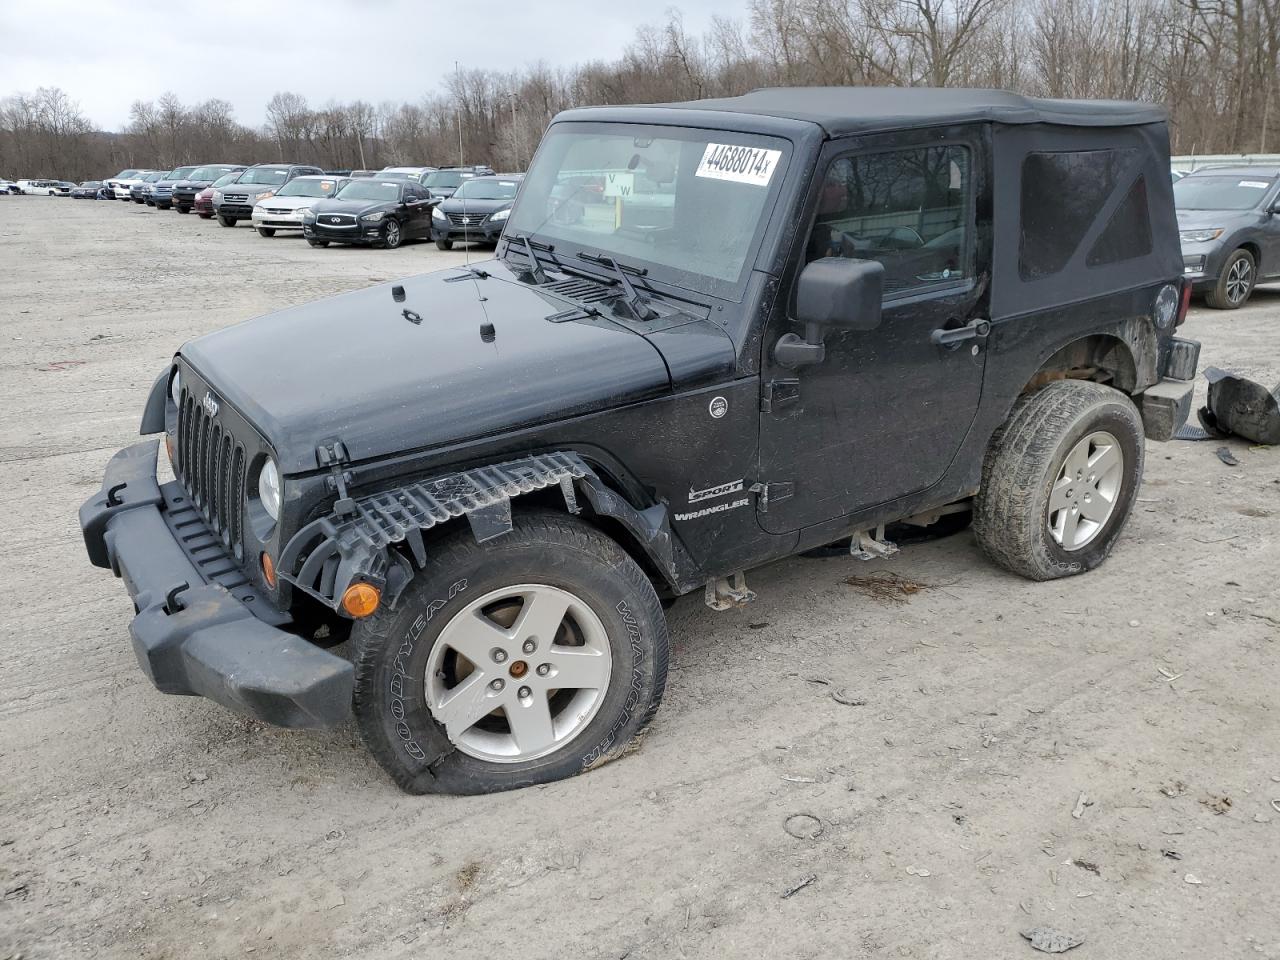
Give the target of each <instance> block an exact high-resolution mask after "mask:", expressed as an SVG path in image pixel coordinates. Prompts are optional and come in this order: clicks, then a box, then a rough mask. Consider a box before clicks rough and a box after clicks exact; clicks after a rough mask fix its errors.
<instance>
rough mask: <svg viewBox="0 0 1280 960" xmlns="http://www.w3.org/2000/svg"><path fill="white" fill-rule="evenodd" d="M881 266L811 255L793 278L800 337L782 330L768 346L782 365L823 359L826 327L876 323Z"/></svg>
mask: <svg viewBox="0 0 1280 960" xmlns="http://www.w3.org/2000/svg"><path fill="white" fill-rule="evenodd" d="M883 290H884V265H883V264H881V263H879V262H878V261H875V260H852V259H848V258H846V257H824V258H823V259H821V260H814V261H813V262H812V263H810V264H809V265H808V266H806V267H805V268H804V269H803V270H801V271H800V277H799V279H798V280H797V281H796V301H795V303H796V307H795V313H796V319H797V320H798V321H800V322H801V323H803V324H804V337H803V338H801V337H799V336H797V335H796V334H794V333H787V334H784V335H783V336H782V337H780V338H779V339H778V342H777V343H775V344H774V345H773V358H774V360H775V361H776V362H777V363H778V364H779V365H780V366H783V367H789V368H794V367H802V366H807V365H809V364H814V363H821V362H822V361H823V360H824V359H825V358H826V348H825V346H824V345H823V342H822V341H823V336H824V334H825V333H826V330H827V328H829V327H839V328H842V329H845V330H874V329H875V328H876V327H878V326H880V300H881V297H882V294H883Z"/></svg>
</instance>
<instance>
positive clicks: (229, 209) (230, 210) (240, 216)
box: [213, 200, 253, 220]
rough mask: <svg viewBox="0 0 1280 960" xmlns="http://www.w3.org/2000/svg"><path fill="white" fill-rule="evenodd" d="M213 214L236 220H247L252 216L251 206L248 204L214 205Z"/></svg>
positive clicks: (225, 203) (225, 202)
mask: <svg viewBox="0 0 1280 960" xmlns="http://www.w3.org/2000/svg"><path fill="white" fill-rule="evenodd" d="M213 212H214V213H216V214H217V215H218V216H220V217H234V218H235V219H237V220H248V219H249V218H250V217H252V216H253V205H252V204H249V203H227V201H225V200H224V201H223V202H222V203H215V204H214V205H213Z"/></svg>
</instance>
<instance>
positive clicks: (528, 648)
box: [520, 640, 538, 653]
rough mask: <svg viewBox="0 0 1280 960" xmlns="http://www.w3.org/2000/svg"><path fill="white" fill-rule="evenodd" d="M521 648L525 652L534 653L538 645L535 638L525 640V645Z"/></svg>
mask: <svg viewBox="0 0 1280 960" xmlns="http://www.w3.org/2000/svg"><path fill="white" fill-rule="evenodd" d="M520 649H521V650H523V651H524V652H525V653H533V651H535V650H537V649H538V645H537V644H536V643H534V641H533V640H526V641H525V642H524V646H522V647H521V648H520Z"/></svg>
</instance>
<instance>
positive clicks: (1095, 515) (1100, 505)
mask: <svg viewBox="0 0 1280 960" xmlns="http://www.w3.org/2000/svg"><path fill="white" fill-rule="evenodd" d="M1123 485H1124V451H1123V450H1121V449H1120V443H1119V441H1117V440H1116V438H1115V437H1113V436H1112V435H1111V434H1109V433H1107V432H1106V431H1105V430H1097V431H1094V432H1093V433H1091V434H1089V435H1088V436H1087V437H1085V438H1084V439H1082V440H1081V441H1080V442H1079V443H1077V444H1076V445H1075V446H1074V447H1072V448H1071V452H1070V453H1068V454H1067V457H1066V459H1065V460H1064V461H1063V463H1062V469H1061V470H1059V471H1058V477H1057V479H1056V480H1054V482H1053V489H1052V490H1051V491H1050V492H1049V516H1048V522H1049V534H1050V535H1051V536H1052V537H1053V539H1054V540H1055V541H1057V543H1058V545H1059V546H1060V547H1062V549H1063V550H1066V551H1068V552H1070V551H1073V550H1082V549H1084V548H1085V547H1087V546H1088V545H1089V544H1090V543H1091V542H1092V541H1093V538H1094V537H1096V536H1097V535H1098V533H1099V531H1101V530H1102V528H1103V527H1105V526H1106V525H1107V521H1108V520H1110V519H1111V514H1112V513H1114V512H1115V509H1116V501H1117V500H1118V499H1119V497H1120V488H1121V487H1122V486H1123Z"/></svg>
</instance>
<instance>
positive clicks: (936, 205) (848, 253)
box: [805, 145, 971, 296]
mask: <svg viewBox="0 0 1280 960" xmlns="http://www.w3.org/2000/svg"><path fill="white" fill-rule="evenodd" d="M970 179H971V175H970V156H969V150H968V148H967V147H963V146H958V145H952V146H944V147H922V148H920V149H918V150H900V151H893V152H890V153H869V154H860V155H856V156H850V157H840V158H838V159H837V160H835V161H834V162H833V163H832V164H831V166H830V167H829V168H828V169H827V173H826V176H825V178H824V180H823V184H822V193H821V195H820V196H819V199H818V212H817V215H816V216H815V218H814V224H813V230H812V231H811V232H810V234H809V249H808V251H807V252H806V257H805V260H806V262H808V261H810V260H817V259H820V258H821V257H852V258H856V259H860V260H879V261H880V262H881V263H882V264H884V292H885V295H886V296H893V295H895V294H900V293H904V292H907V291H918V290H921V289H927V288H928V287H931V286H936V285H940V284H945V283H951V282H954V281H955V280H957V279H961V278H964V277H967V276H969V275H970V273H971V260H970V256H969V250H970V246H971V244H970V240H971V237H970V229H971V228H970V222H971V217H970V216H969V194H970Z"/></svg>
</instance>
